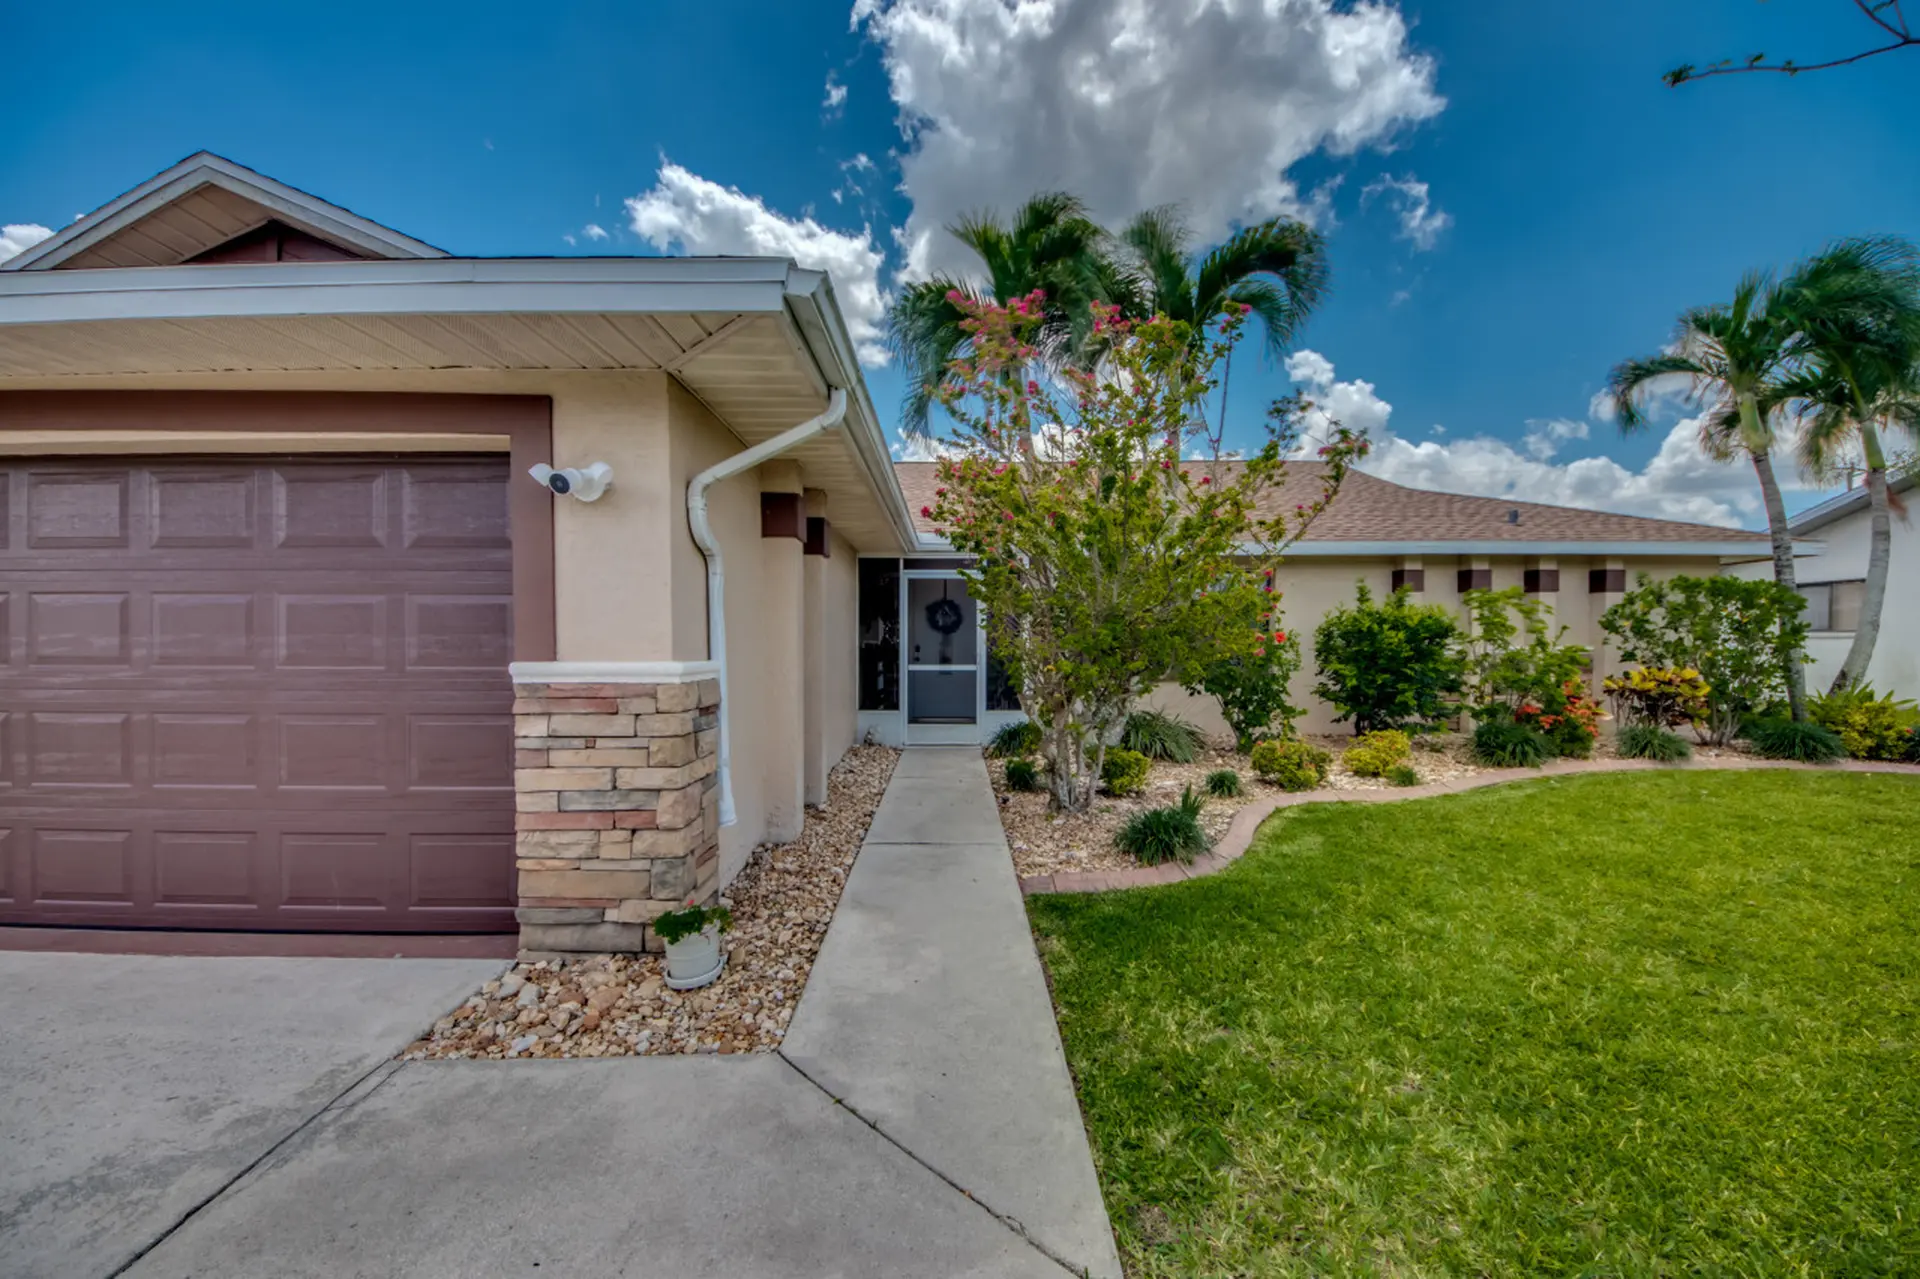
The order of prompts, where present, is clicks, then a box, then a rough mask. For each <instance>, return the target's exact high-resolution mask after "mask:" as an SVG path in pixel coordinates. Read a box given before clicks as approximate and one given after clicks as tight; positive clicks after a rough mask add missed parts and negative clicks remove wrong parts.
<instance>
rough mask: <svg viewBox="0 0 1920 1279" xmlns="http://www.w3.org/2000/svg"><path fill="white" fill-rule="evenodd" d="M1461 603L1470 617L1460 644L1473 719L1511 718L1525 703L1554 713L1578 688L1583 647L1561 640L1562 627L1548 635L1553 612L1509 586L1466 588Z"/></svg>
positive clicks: (1583, 666)
mask: <svg viewBox="0 0 1920 1279" xmlns="http://www.w3.org/2000/svg"><path fill="white" fill-rule="evenodd" d="M1461 603H1463V604H1464V605H1465V606H1466V608H1467V612H1468V614H1469V615H1470V616H1471V617H1472V619H1473V624H1472V628H1471V629H1470V631H1469V632H1468V633H1467V635H1466V636H1465V637H1464V638H1463V641H1462V645H1461V647H1462V651H1463V654H1464V656H1465V660H1466V678H1465V681H1464V682H1465V692H1466V698H1467V707H1468V709H1469V710H1471V711H1472V712H1473V715H1474V718H1475V719H1512V718H1515V716H1514V715H1512V714H1511V713H1510V712H1512V711H1515V710H1518V709H1519V708H1520V707H1522V706H1527V705H1532V706H1536V707H1538V708H1540V711H1541V712H1542V713H1545V714H1549V715H1557V714H1558V713H1559V712H1560V710H1561V706H1562V702H1563V700H1564V698H1565V695H1566V693H1567V692H1569V691H1571V690H1573V689H1579V688H1582V685H1581V675H1582V673H1583V672H1584V671H1585V669H1586V666H1587V649H1586V648H1585V647H1584V646H1582V645H1579V644H1562V643H1561V642H1560V639H1561V637H1562V636H1564V635H1565V634H1566V633H1567V628H1566V627H1564V626H1562V627H1561V628H1560V629H1559V630H1558V631H1556V632H1553V633H1551V634H1549V632H1548V629H1547V627H1548V624H1549V622H1550V621H1551V620H1552V616H1553V614H1552V610H1550V609H1549V608H1548V607H1547V606H1546V605H1545V604H1543V603H1542V602H1541V601H1540V600H1538V599H1536V598H1534V597H1533V596H1530V595H1528V594H1526V593H1525V592H1524V591H1522V590H1521V589H1520V588H1519V587H1517V586H1509V587H1507V588H1506V589H1505V590H1499V591H1494V590H1487V589H1484V588H1482V589H1479V590H1471V591H1468V592H1467V593H1466V594H1465V595H1463V596H1461ZM1503 712H1506V713H1503Z"/></svg>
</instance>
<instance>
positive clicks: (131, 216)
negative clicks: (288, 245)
mask: <svg viewBox="0 0 1920 1279" xmlns="http://www.w3.org/2000/svg"><path fill="white" fill-rule="evenodd" d="M205 186H217V187H220V188H222V189H223V190H227V191H231V192H232V193H233V194H235V195H237V196H239V197H241V198H242V199H244V200H251V201H253V202H254V203H255V204H258V205H260V206H261V207H262V208H264V209H266V210H268V211H269V212H271V213H273V214H275V215H277V216H278V217H280V218H281V220H282V221H285V222H290V223H293V224H295V225H297V226H299V227H300V228H301V229H302V230H305V231H311V232H315V233H317V234H319V235H321V236H323V237H325V238H327V239H331V240H337V241H339V242H341V243H343V244H347V245H351V246H352V247H354V248H356V249H360V250H363V251H364V252H368V253H373V254H377V255H378V256H380V257H383V258H438V257H445V256H446V255H447V254H446V250H445V249H436V248H435V247H433V246H432V245H431V244H428V243H427V242H426V241H424V240H416V239H414V238H413V237H412V236H410V235H402V234H401V233H400V232H398V231H395V230H394V229H393V228H391V227H384V226H381V225H380V224H379V223H378V222H374V221H371V220H369V219H367V218H363V217H361V216H360V215H359V214H357V213H352V212H350V211H348V210H346V209H343V208H341V207H340V206H339V205H337V204H329V203H327V202H326V201H325V200H322V199H320V198H318V197H317V196H312V195H308V194H307V193H306V192H305V191H300V190H296V189H295V188H293V187H290V186H288V185H286V184H285V183H283V182H276V181H274V180H273V179H272V178H270V177H268V176H267V175H266V174H264V173H256V172H255V171H254V170H252V169H249V168H247V167H246V166H245V165H243V164H235V163H234V162H233V161H231V160H228V159H226V158H224V157H222V156H217V155H214V154H213V153H212V152H210V151H202V152H199V153H198V154H196V155H190V156H188V157H187V158H186V159H184V160H182V161H180V163H178V164H176V165H174V166H173V167H172V168H170V169H167V170H165V171H163V172H160V173H157V174H155V175H154V176H153V177H151V178H148V179H147V180H146V181H145V182H142V183H141V184H140V185H139V186H137V187H135V188H133V190H131V191H128V192H125V193H124V194H122V195H119V196H116V197H114V198H113V199H112V200H109V201H107V203H105V204H103V205H101V206H100V207H99V208H97V209H95V210H94V211H93V212H92V213H89V214H86V215H85V216H84V217H81V218H80V219H79V220H77V221H75V222H72V223H70V224H69V225H68V226H67V227H66V228H64V229H63V230H61V231H60V232H59V233H58V234H57V235H52V236H49V237H48V238H47V239H45V240H42V241H41V242H40V243H39V244H36V245H34V246H33V247H32V248H31V249H28V250H26V251H25V252H23V253H19V254H17V255H15V256H14V258H13V260H12V261H10V262H8V263H7V264H6V265H5V266H4V267H0V270H4V271H45V270H47V269H49V268H51V267H55V266H58V265H59V264H60V263H62V262H65V261H67V260H68V259H70V258H73V257H75V256H77V255H79V254H81V253H84V252H86V251H87V250H88V249H90V248H92V247H93V246H94V245H96V244H99V243H100V242H101V241H102V240H105V239H108V238H109V237H111V236H112V235H113V234H114V233H115V232H117V231H120V230H122V229H124V228H126V227H129V226H132V225H133V224H134V223H135V222H138V221H139V220H140V219H141V218H144V217H146V216H147V215H148V214H150V213H153V212H155V211H156V210H158V209H162V208H164V207H166V206H167V205H169V204H172V203H173V202H174V201H176V200H179V199H181V198H183V197H185V196H187V195H190V194H191V193H193V192H194V191H197V190H199V189H200V188H201V187H205ZM208 247H209V248H211V247H213V246H211V245H209V246H208Z"/></svg>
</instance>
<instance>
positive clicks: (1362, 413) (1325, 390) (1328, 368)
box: [1285, 350, 1393, 456]
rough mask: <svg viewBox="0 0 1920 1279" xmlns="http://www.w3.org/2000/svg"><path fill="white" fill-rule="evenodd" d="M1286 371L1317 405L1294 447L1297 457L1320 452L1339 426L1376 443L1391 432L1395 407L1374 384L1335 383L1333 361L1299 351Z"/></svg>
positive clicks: (1315, 354) (1318, 353)
mask: <svg viewBox="0 0 1920 1279" xmlns="http://www.w3.org/2000/svg"><path fill="white" fill-rule="evenodd" d="M1285 368H1286V370H1287V376H1288V377H1290V378H1292V379H1293V381H1294V384H1295V385H1297V386H1299V387H1300V388H1301V390H1302V391H1303V393H1304V394H1305V395H1306V396H1307V398H1308V399H1310V400H1312V401H1313V409H1312V410H1311V411H1310V412H1308V414H1307V415H1306V419H1305V420H1304V421H1303V422H1302V423H1301V430H1300V438H1299V440H1298V441H1296V442H1295V444H1294V449H1293V451H1294V455H1295V456H1306V455H1308V454H1311V453H1312V452H1313V451H1314V450H1315V449H1317V448H1318V447H1319V446H1320V445H1321V444H1322V443H1324V442H1325V441H1326V438H1327V434H1328V430H1329V428H1330V427H1331V426H1332V424H1333V423H1335V422H1338V423H1340V425H1342V426H1344V427H1346V428H1347V429H1348V430H1350V431H1365V432H1366V433H1367V434H1368V435H1369V436H1372V437H1373V438H1375V439H1378V438H1379V437H1380V435H1381V433H1382V432H1384V431H1385V430H1386V429H1387V419H1388V418H1389V417H1391V416H1392V415H1393V405H1391V404H1389V403H1387V402H1386V401H1385V400H1383V399H1381V398H1380V397H1379V396H1378V395H1376V394H1375V393H1374V389H1373V383H1371V382H1362V381H1360V380H1358V379H1355V380H1354V381H1351V382H1341V381H1337V380H1335V378H1334V376H1333V361H1332V360H1329V359H1328V358H1327V357H1326V356H1324V355H1322V354H1320V352H1318V351H1308V350H1300V351H1295V352H1294V353H1293V354H1292V355H1289V356H1288V357H1287V359H1286V364H1285Z"/></svg>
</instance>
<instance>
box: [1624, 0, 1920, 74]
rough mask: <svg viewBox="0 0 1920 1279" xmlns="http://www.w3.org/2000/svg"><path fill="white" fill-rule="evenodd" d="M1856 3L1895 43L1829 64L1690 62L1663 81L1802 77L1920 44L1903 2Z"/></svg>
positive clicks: (1760, 57) (1760, 56)
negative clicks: (1698, 64) (1761, 74)
mask: <svg viewBox="0 0 1920 1279" xmlns="http://www.w3.org/2000/svg"><path fill="white" fill-rule="evenodd" d="M1852 3H1853V7H1854V8H1856V9H1858V10H1859V11H1860V13H1861V16H1863V17H1864V18H1866V19H1867V21H1869V22H1871V23H1873V25H1874V26H1876V27H1878V28H1880V30H1882V31H1884V32H1886V33H1887V34H1888V35H1890V36H1892V37H1893V42H1892V43H1891V44H1883V45H1876V46H1874V47H1873V48H1871V49H1863V50H1861V51H1860V52H1859V53H1853V54H1848V55H1847V56H1846V57H1844V58H1832V59H1829V60H1828V61H1826V62H1808V63H1799V62H1795V61H1794V60H1793V59H1792V58H1783V59H1781V60H1780V61H1778V62H1768V61H1767V55H1766V54H1764V53H1756V54H1754V55H1753V56H1751V57H1749V58H1748V59H1747V60H1746V61H1745V62H1736V61H1735V60H1734V59H1732V58H1723V59H1722V60H1721V61H1719V62H1716V63H1714V64H1713V65H1711V66H1708V67H1704V68H1702V67H1696V66H1695V65H1693V63H1691V62H1686V63H1682V64H1681V65H1679V66H1677V67H1675V68H1674V69H1673V70H1671V71H1669V72H1667V73H1666V74H1664V75H1662V76H1661V77H1660V78H1661V79H1662V80H1665V81H1666V82H1667V85H1668V87H1669V88H1677V87H1679V86H1680V85H1683V84H1686V83H1688V82H1689V81H1692V80H1706V79H1710V78H1712V77H1713V76H1723V75H1747V74H1750V73H1752V72H1755V71H1765V72H1772V73H1773V74H1776V75H1789V76H1793V75H1799V74H1800V73H1801V72H1803V71H1830V70H1832V69H1833V68H1835V67H1845V66H1851V65H1852V64H1853V63H1856V62H1864V61H1866V60H1867V59H1868V58H1877V57H1879V56H1880V55H1881V54H1883V53H1893V52H1894V51H1896V50H1899V49H1907V48H1912V47H1914V46H1916V45H1920V36H1916V35H1915V34H1914V30H1913V26H1912V24H1911V23H1909V22H1908V20H1907V16H1906V14H1905V13H1904V12H1903V11H1902V10H1901V8H1900V0H1852ZM1889 14H1891V15H1892V17H1891V18H1889V17H1888V16H1887V15H1889Z"/></svg>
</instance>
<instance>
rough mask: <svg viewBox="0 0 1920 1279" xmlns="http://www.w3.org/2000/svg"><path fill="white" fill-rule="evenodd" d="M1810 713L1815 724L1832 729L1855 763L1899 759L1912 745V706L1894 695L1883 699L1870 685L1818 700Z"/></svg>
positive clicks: (1814, 702)
mask: <svg viewBox="0 0 1920 1279" xmlns="http://www.w3.org/2000/svg"><path fill="white" fill-rule="evenodd" d="M1807 712H1808V714H1809V716H1810V717H1811V718H1812V719H1813V722H1814V723H1816V724H1818V725H1820V727H1822V728H1828V729H1832V730H1833V732H1834V733H1835V734H1836V735H1837V736H1838V737H1839V738H1840V744H1841V745H1842V746H1844V747H1846V750H1847V754H1849V755H1851V756H1853V757H1854V758H1855V759H1900V758H1902V757H1903V756H1904V755H1905V754H1906V751H1907V748H1908V746H1909V745H1910V743H1911V737H1910V736H1909V733H1908V729H1909V727H1910V726H1911V725H1912V724H1913V721H1914V705H1913V703H1912V702H1910V701H1905V700H1902V699H1900V698H1896V697H1895V696H1894V695H1893V694H1892V693H1888V694H1887V695H1886V696H1885V697H1881V696H1880V695H1879V694H1877V693H1875V692H1874V691H1873V687H1872V685H1869V684H1860V685H1857V686H1855V687H1853V688H1849V689H1845V690H1843V691H1841V692H1838V693H1828V694H1826V695H1825V696H1823V697H1816V698H1814V699H1813V702H1812V704H1811V705H1810V706H1809V707H1808V708H1807Z"/></svg>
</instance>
